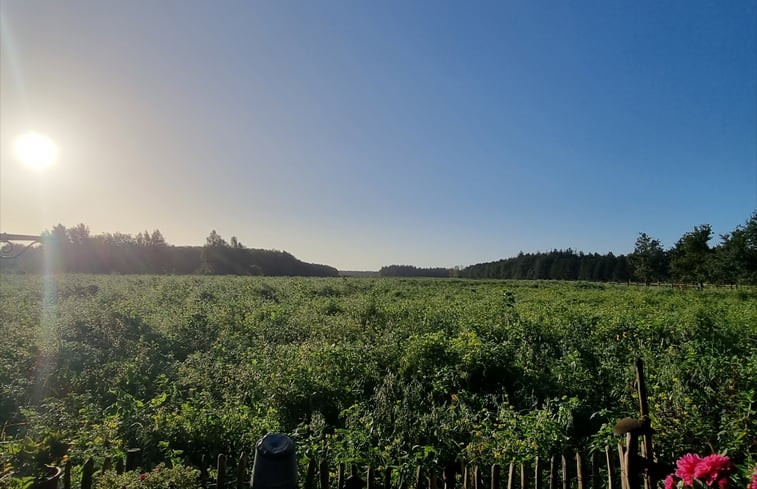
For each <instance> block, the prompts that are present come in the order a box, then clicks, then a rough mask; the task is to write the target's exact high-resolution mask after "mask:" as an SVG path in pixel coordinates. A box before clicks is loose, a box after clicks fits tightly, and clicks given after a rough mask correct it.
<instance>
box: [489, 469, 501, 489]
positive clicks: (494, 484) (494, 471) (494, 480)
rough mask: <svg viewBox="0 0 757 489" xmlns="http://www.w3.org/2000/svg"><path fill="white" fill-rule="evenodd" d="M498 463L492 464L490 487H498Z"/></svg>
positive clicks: (497, 488)
mask: <svg viewBox="0 0 757 489" xmlns="http://www.w3.org/2000/svg"><path fill="white" fill-rule="evenodd" d="M499 470H500V469H499V464H493V465H492V479H491V489H500V487H499Z"/></svg>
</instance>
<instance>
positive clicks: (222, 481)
mask: <svg viewBox="0 0 757 489" xmlns="http://www.w3.org/2000/svg"><path fill="white" fill-rule="evenodd" d="M216 472H217V474H218V475H217V476H216V477H217V478H216V487H217V488H218V489H224V488H225V487H226V455H224V454H223V453H219V454H218V461H217V463H216Z"/></svg>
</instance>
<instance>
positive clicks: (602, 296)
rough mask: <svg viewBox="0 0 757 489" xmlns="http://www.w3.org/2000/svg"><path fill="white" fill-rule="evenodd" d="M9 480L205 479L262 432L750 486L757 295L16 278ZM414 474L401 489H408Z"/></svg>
mask: <svg viewBox="0 0 757 489" xmlns="http://www.w3.org/2000/svg"><path fill="white" fill-rule="evenodd" d="M0 336H2V338H3V345H4V346H3V348H2V350H1V351H0V426H2V427H3V428H2V429H3V431H2V440H1V441H2V443H1V444H0V447H2V449H1V450H2V463H3V465H4V466H5V467H6V469H5V470H6V472H10V471H12V472H14V473H16V474H17V475H19V476H21V475H25V474H29V473H31V472H33V471H34V470H35V469H36V468H37V467H39V464H41V463H43V462H50V461H55V460H59V459H60V457H62V456H63V455H64V454H66V453H67V454H68V455H69V456H70V457H71V458H72V460H73V461H74V462H81V461H82V460H84V459H85V458H87V457H90V456H93V457H96V458H97V457H104V456H106V455H118V454H122V453H123V451H124V450H125V448H127V447H132V446H138V447H142V448H143V449H144V450H145V453H144V457H145V459H146V460H149V461H152V462H158V461H160V460H167V459H171V458H173V457H179V456H181V457H185V456H186V457H189V458H190V459H194V460H197V459H198V458H199V457H200V456H201V455H202V454H206V453H209V454H214V453H219V452H224V453H229V454H234V453H237V454H238V453H239V452H240V451H242V450H249V449H250V448H251V447H252V446H253V444H254V442H255V441H256V440H257V439H259V438H260V437H261V436H262V435H263V434H264V433H266V432H267V431H282V432H286V433H289V434H291V435H292V436H293V437H294V438H295V439H296V440H297V442H298V443H299V446H300V453H301V454H303V455H304V456H306V457H309V456H313V455H314V454H316V453H319V452H321V451H323V450H326V449H328V450H329V453H330V454H331V456H333V457H336V458H339V459H341V460H344V461H346V462H350V461H360V462H370V463H374V464H376V465H392V466H394V467H395V468H396V469H397V471H398V473H399V474H402V473H405V472H407V473H408V474H409V472H408V471H409V470H411V468H412V466H413V465H414V464H416V463H418V462H424V463H430V464H439V465H443V464H447V463H449V462H451V461H454V460H458V459H459V458H460V457H466V458H467V459H470V460H475V461H478V462H482V463H486V462H492V461H503V460H527V459H531V458H533V457H534V456H537V455H542V456H543V455H546V454H549V453H554V452H559V451H561V450H566V449H571V448H581V449H595V448H600V447H604V445H605V444H606V443H607V442H608V440H609V439H610V437H611V434H610V433H611V426H612V424H614V422H615V421H616V420H617V419H619V418H621V417H624V416H629V415H634V413H636V412H637V409H638V407H637V401H636V400H635V399H634V397H633V396H634V392H635V391H634V388H633V385H632V381H633V368H632V361H633V359H634V358H635V357H641V358H642V359H643V360H644V361H645V363H646V366H647V367H646V370H647V378H648V387H649V393H650V395H649V400H650V406H651V416H652V422H653V425H654V426H655V428H656V429H657V430H658V433H657V435H656V436H655V439H656V443H657V447H658V449H659V451H660V453H661V454H662V456H663V457H664V458H666V459H667V460H668V461H673V460H675V457H676V456H677V455H679V454H682V453H685V452H688V451H692V450H694V451H697V452H699V453H702V454H708V453H712V452H714V451H725V452H727V453H728V455H729V456H730V457H731V459H732V460H734V461H735V462H736V463H739V464H751V465H754V460H753V457H754V455H753V454H754V450H755V439H754V433H757V416H755V409H756V405H755V393H756V392H757V294H755V291H754V290H752V289H747V288H741V289H705V290H693V289H691V290H676V289H671V288H662V287H660V288H647V287H629V286H617V285H603V284H596V283H586V282H576V283H558V282H535V281H532V282H527V281H471V280H460V279H450V280H423V279H343V278H342V279H340V278H263V277H228V276H227V277H218V276H209V277H203V276H185V277H174V276H102V275H100V276H96V275H58V276H32V275H16V274H3V275H2V276H0ZM403 471H405V472H403Z"/></svg>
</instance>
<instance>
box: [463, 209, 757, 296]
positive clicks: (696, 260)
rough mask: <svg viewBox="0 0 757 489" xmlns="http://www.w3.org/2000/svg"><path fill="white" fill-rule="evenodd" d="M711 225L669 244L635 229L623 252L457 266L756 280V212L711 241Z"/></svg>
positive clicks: (594, 276) (490, 271)
mask: <svg viewBox="0 0 757 489" xmlns="http://www.w3.org/2000/svg"><path fill="white" fill-rule="evenodd" d="M712 239H713V232H712V227H711V226H710V225H709V224H703V225H701V226H695V227H694V229H693V230H692V231H689V232H687V233H685V234H684V235H683V236H681V238H680V239H679V240H678V241H677V242H676V243H675V245H673V246H672V247H671V248H669V249H667V250H666V249H665V248H663V246H662V244H661V242H660V241H659V240H658V239H655V238H652V237H650V236H649V235H648V234H646V233H643V232H642V233H639V237H638V238H637V239H636V243H635V247H634V250H633V252H632V253H630V254H629V255H627V256H624V255H619V256H615V255H613V254H612V253H608V254H606V255H599V254H596V253H594V254H584V253H581V252H578V253H576V252H575V251H573V250H571V249H568V250H553V251H551V252H547V253H525V254H524V253H522V252H521V253H520V254H518V256H516V257H513V258H507V259H504V260H498V261H494V262H488V263H479V264H476V265H471V266H469V267H466V268H464V269H462V270H460V271H459V273H458V275H459V276H460V277H466V278H504V279H542V280H544V279H546V280H587V281H598V282H607V281H612V282H625V281H628V280H636V281H639V282H643V283H645V284H650V283H653V282H674V283H682V284H696V285H698V286H700V287H701V286H703V285H704V284H705V283H713V284H757V212H755V213H753V214H752V215H751V217H750V218H749V219H747V221H746V222H745V223H744V224H743V225H739V226H737V227H736V229H734V230H733V231H732V232H730V233H727V234H723V235H721V236H720V242H719V243H718V244H717V245H715V246H711V245H710V241H712Z"/></svg>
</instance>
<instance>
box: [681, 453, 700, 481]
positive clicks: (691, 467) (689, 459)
mask: <svg viewBox="0 0 757 489" xmlns="http://www.w3.org/2000/svg"><path fill="white" fill-rule="evenodd" d="M701 461H702V457H700V456H699V455H697V454H695V453H687V454H686V455H684V456H683V457H681V458H679V459H678V461H677V462H676V471H675V475H676V477H678V478H679V479H681V480H683V483H684V484H685V485H687V486H693V485H694V477H696V476H695V475H694V471H695V470H696V468H697V465H699V462H701Z"/></svg>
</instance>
